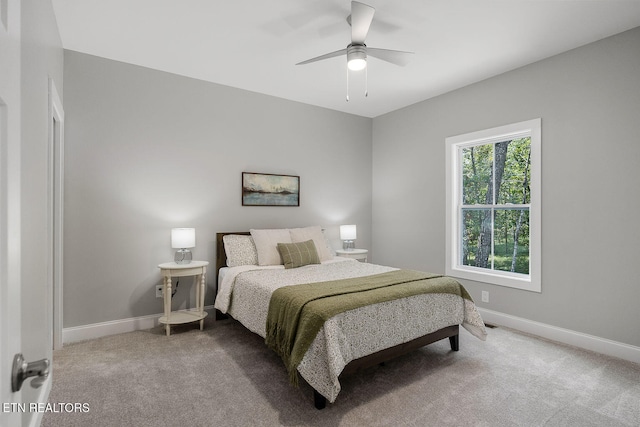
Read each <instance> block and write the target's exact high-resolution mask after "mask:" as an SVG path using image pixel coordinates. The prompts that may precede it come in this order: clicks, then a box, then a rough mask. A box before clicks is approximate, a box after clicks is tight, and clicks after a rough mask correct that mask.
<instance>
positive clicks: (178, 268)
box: [158, 261, 209, 336]
mask: <svg viewBox="0 0 640 427" xmlns="http://www.w3.org/2000/svg"><path fill="white" fill-rule="evenodd" d="M207 265H209V261H191V262H190V263H189V264H176V263H175V262H165V263H163V264H160V265H158V268H159V269H160V272H161V273H162V277H163V283H164V287H163V294H164V316H162V317H161V318H160V319H159V322H160V323H163V324H164V325H165V327H166V330H167V336H169V335H170V334H171V325H176V324H180V323H188V322H196V321H198V320H199V321H200V330H202V329H203V328H204V318H205V317H207V314H209V313H207V312H206V311H204V292H205V277H206V274H207ZM185 276H196V310H195V311H180V312H176V313H172V312H171V286H172V285H171V278H172V277H185Z"/></svg>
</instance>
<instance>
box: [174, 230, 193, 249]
mask: <svg viewBox="0 0 640 427" xmlns="http://www.w3.org/2000/svg"><path fill="white" fill-rule="evenodd" d="M171 247H172V248H174V249H185V248H195V247H196V229H195V228H172V229H171Z"/></svg>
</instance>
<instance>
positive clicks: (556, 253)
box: [373, 28, 640, 346]
mask: <svg viewBox="0 0 640 427" xmlns="http://www.w3.org/2000/svg"><path fill="white" fill-rule="evenodd" d="M638 52H640V28H636V29H634V30H631V31H628V32H625V33H622V34H619V35H617V36H614V37H611V38H608V39H605V40H602V41H599V42H596V43H593V44H590V45H587V46H584V47H581V48H578V49H575V50H572V51H570V52H567V53H564V54H561V55H558V56H555V57H553V58H550V59H547V60H544V61H541V62H538V63H535V64H532V65H529V66H526V67H523V68H520V69H517V70H514V71H512V72H509V73H506V74H503V75H500V76H497V77H495V78H492V79H489V80H485V81H483V82H480V83H477V84H474V85H471V86H468V87H465V88H462V89H460V90H457V91H454V92H451V93H448V94H445V95H442V96H439V97H437V98H433V99H430V100H427V101H424V102H421V103H419V104H415V105H413V106H410V107H407V108H404V109H402V110H398V111H394V112H392V113H389V114H387V115H384V116H381V117H377V118H375V119H374V123H373V248H374V249H375V253H376V262H378V263H383V264H390V265H398V266H404V267H411V268H416V269H424V270H428V271H434V272H444V268H445V253H444V246H445V138H446V137H448V136H453V135H459V134H463V133H466V132H471V131H476V130H481V129H488V128H491V127H494V126H499V125H504V124H508V123H514V122H519V121H523V120H528V119H533V118H537V117H540V118H542V157H543V158H542V161H543V164H542V204H543V205H542V227H543V229H542V293H532V292H527V291H520V290H516V289H511V288H506V287H500V286H494V285H489V284H484V283H477V282H470V281H464V284H465V285H466V287H467V288H468V289H469V291H470V293H471V294H472V296H473V297H474V299H475V300H476V303H477V304H478V305H479V306H481V307H486V308H488V309H491V310H495V311H498V312H502V313H507V314H511V315H514V316H518V317H522V318H525V319H530V320H534V321H538V322H542V323H545V324H549V325H554V326H557V327H561V328H567V329H570V330H574V331H579V332H583V333H586V334H590V335H595V336H598V337H603V338H607V339H611V340H614V341H618V342H623V343H627V344H630V345H634V346H640V334H638V331H637V325H639V324H640V311H639V310H638V308H637V304H638V301H640V279H639V276H638V268H637V264H636V263H637V254H638V242H640V226H638V218H637V217H638V213H639V212H640V197H638V194H639V192H638V191H639V190H638V188H640V171H639V169H638V165H640V143H639V139H638V138H639V135H640V120H639V119H638V118H639V116H638V113H639V112H638V107H639V106H640V55H639V54H638ZM425 78H428V77H425ZM481 290H487V291H489V293H490V303H489V304H484V303H482V302H480V292H481Z"/></svg>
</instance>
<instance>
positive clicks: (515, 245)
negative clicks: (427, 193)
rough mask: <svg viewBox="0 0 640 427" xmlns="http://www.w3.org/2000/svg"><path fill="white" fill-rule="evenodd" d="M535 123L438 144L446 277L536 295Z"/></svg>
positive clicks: (537, 167) (537, 123)
mask: <svg viewBox="0 0 640 427" xmlns="http://www.w3.org/2000/svg"><path fill="white" fill-rule="evenodd" d="M540 122H541V121H540V119H535V120H530V121H526V122H521V123H515V124H512V125H507V126H501V127H498V128H493V129H488V130H484V131H479V132H473V133H469V134H465V135H459V136H454V137H450V138H447V139H446V145H447V256H446V258H447V266H446V272H447V274H448V275H450V276H453V277H460V278H464V279H470V280H476V281H480V282H485V283H493V284H496V285H502V286H509V287H513V288H519V289H526V290H529V291H536V292H540V290H541V281H540V274H541V268H540V266H541V264H540V234H541V233H540V224H541V221H540V212H541V209H540V198H541V191H540V181H541V180H540V171H541V167H540V159H541V153H540V146H541V142H540V140H541V126H540Z"/></svg>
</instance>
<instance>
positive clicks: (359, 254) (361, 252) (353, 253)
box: [336, 249, 369, 262]
mask: <svg viewBox="0 0 640 427" xmlns="http://www.w3.org/2000/svg"><path fill="white" fill-rule="evenodd" d="M368 254H369V251H368V250H367V249H351V250H347V249H338V250H336V255H338V256H341V257H344V258H352V259H357V260H358V261H361V262H367V256H368Z"/></svg>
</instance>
